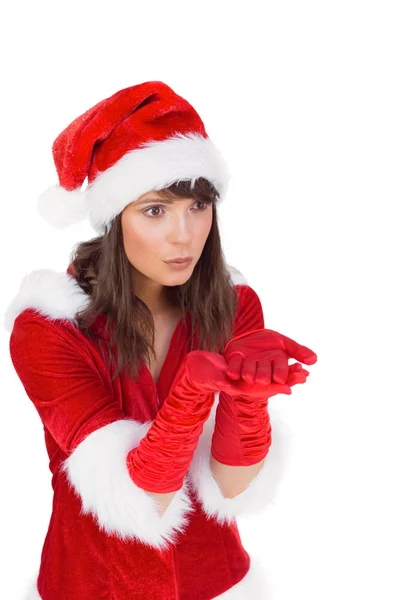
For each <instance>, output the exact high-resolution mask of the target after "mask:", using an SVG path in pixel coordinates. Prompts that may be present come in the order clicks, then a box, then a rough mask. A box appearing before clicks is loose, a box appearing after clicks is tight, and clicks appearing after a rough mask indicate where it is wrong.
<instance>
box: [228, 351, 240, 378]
mask: <svg viewBox="0 0 400 600" xmlns="http://www.w3.org/2000/svg"><path fill="white" fill-rule="evenodd" d="M242 362H243V357H242V356H241V355H240V354H233V355H232V356H231V357H230V358H229V361H228V363H227V364H228V368H227V370H226V374H227V376H228V377H230V378H231V379H234V380H235V381H236V380H238V379H240V378H241V372H242Z"/></svg>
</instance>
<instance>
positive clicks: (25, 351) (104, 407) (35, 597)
mask: <svg viewBox="0 0 400 600" xmlns="http://www.w3.org/2000/svg"><path fill="white" fill-rule="evenodd" d="M228 268H229V269H230V273H231V277H232V281H233V283H234V285H235V286H236V289H237V292H238V299H239V302H238V309H237V313H236V317H235V335H239V334H240V333H243V332H245V331H247V330H251V329H256V328H261V327H264V319H263V312H262V308H261V303H260V300H259V298H258V296H257V294H256V292H255V291H254V290H253V289H252V288H251V287H250V286H249V285H247V283H246V281H245V279H244V277H243V276H242V274H241V273H239V271H237V270H236V269H234V268H233V267H228ZM88 301H89V297H88V296H87V294H85V293H84V292H83V290H81V288H80V287H79V286H78V284H77V282H76V281H75V278H74V276H73V271H71V269H70V267H69V268H68V270H67V272H65V273H64V272H56V271H52V270H47V269H42V270H37V271H33V272H31V273H30V274H28V275H26V276H25V277H24V279H23V281H22V283H21V286H20V289H19V292H18V293H17V295H16V296H15V297H14V299H13V301H12V303H11V305H10V306H9V308H8V310H7V312H6V321H5V326H6V328H7V329H8V330H9V331H10V332H11V336H10V354H11V359H12V363H13V365H14V368H15V370H16V372H17V375H18V377H19V379H20V380H21V382H22V385H23V387H24V389H25V391H26V394H27V395H28V397H29V398H30V400H31V401H32V402H33V404H34V406H35V408H36V409H37V412H38V413H39V416H40V419H41V421H42V424H43V431H44V439H45V444H46V449H47V452H48V456H49V468H50V471H51V474H52V478H51V483H52V489H53V492H54V494H53V505H52V513H51V517H50V521H49V526H48V530H47V534H46V537H45V540H44V544H43V549H42V553H41V559H40V566H39V568H38V571H37V574H36V575H35V578H34V581H33V583H32V589H30V590H29V591H28V593H27V596H26V597H25V599H24V600H40V599H41V600H139V599H140V600H210V599H212V598H220V599H223V600H237V599H239V598H240V599H250V598H251V599H252V600H261V599H263V600H264V599H265V600H267V599H268V598H269V597H270V595H269V592H268V582H267V578H266V577H265V575H264V574H263V572H262V570H261V569H260V566H259V564H258V561H255V560H254V559H253V558H251V557H250V555H249V554H248V553H247V551H246V550H245V549H244V547H243V545H242V542H241V538H240V535H239V531H238V527H237V522H236V517H237V516H238V515H240V514H243V515H246V514H253V513H255V512H258V511H262V510H263V509H264V508H265V507H266V506H267V504H269V503H271V501H272V499H273V497H274V495H275V493H276V489H277V486H278V484H279V481H280V479H281V478H282V475H283V473H284V471H285V468H286V464H287V457H288V448H289V446H288V444H289V442H290V432H289V430H288V429H287V426H286V425H285V423H284V422H283V421H282V420H281V419H280V418H279V415H278V414H277V413H276V412H275V410H272V409H274V406H271V407H270V417H271V424H272V444H271V447H270V451H269V453H268V455H267V457H266V460H265V463H264V465H263V467H262V468H261V470H260V471H259V472H258V474H257V475H256V477H255V478H254V479H253V481H252V482H251V484H250V485H249V487H248V488H247V489H246V490H245V491H244V492H242V493H241V494H239V495H238V496H236V497H234V498H225V497H224V496H223V494H222V492H221V491H220V488H219V487H218V485H217V482H216V481H215V479H214V478H213V476H212V473H211V470H210V464H209V461H210V452H211V439H212V434H213V430H214V421H215V410H216V407H217V404H218V397H219V392H216V394H215V402H214V405H213V410H212V412H211V414H210V417H209V419H208V421H207V422H206V423H205V425H204V429H203V432H202V434H201V436H200V439H199V443H198V446H197V447H196V450H195V453H194V456H193V460H192V462H191V465H190V468H189V470H188V472H187V475H186V477H185V480H184V485H183V487H182V489H180V490H179V491H178V492H177V493H176V495H175V497H174V499H173V501H172V502H171V504H170V505H169V506H168V508H167V510H166V511H165V513H164V514H163V515H162V516H160V515H159V513H158V511H157V508H156V504H155V502H154V501H153V499H152V498H151V497H150V496H149V495H148V494H147V493H146V492H145V491H144V490H143V489H141V488H139V487H138V486H136V485H135V484H134V483H133V481H132V480H131V478H130V476H129V473H128V470H127V468H126V463H125V459H126V456H127V454H128V452H129V451H130V450H131V449H132V448H134V447H136V446H138V444H139V442H140V440H141V439H142V438H143V437H144V436H145V435H146V433H147V431H148V430H149V428H150V427H151V424H152V421H153V420H154V418H155V416H156V414H157V411H158V410H159V408H160V406H161V405H162V403H163V402H164V400H165V398H166V397H167V395H168V392H169V388H170V385H171V383H172V381H173V379H174V376H175V374H176V372H177V370H178V367H179V365H180V363H181V361H182V360H183V358H184V356H185V355H186V354H187V352H189V334H190V314H187V315H186V316H185V317H183V318H182V319H181V320H180V322H179V323H178V325H177V327H176V329H175V331H174V333H173V336H172V339H171V342H170V346H169V349H168V353H167V356H166V359H165V362H164V363H163V366H162V369H161V372H160V375H159V378H158V379H157V382H156V383H155V382H154V379H153V377H152V375H151V373H150V371H149V370H148V368H147V366H146V365H145V364H142V366H141V369H140V372H139V376H138V377H137V378H136V379H135V380H133V379H131V378H128V377H127V375H126V374H123V373H121V374H120V376H119V377H117V378H116V379H115V380H114V381H112V378H111V373H110V371H109V368H108V366H107V363H106V361H105V360H104V359H103V356H102V352H101V347H103V350H104V355H105V356H106V357H107V356H108V354H107V350H106V347H107V340H108V336H109V333H108V331H107V330H106V328H105V323H106V317H105V315H99V316H98V317H97V319H96V321H95V323H94V324H93V326H92V331H93V332H95V333H96V334H97V336H98V338H97V340H96V341H95V342H94V341H92V340H90V339H89V338H88V336H86V335H84V333H83V332H82V331H81V330H79V328H78V327H77V325H76V322H74V316H75V314H76V313H77V311H78V310H80V309H82V307H83V306H84V305H85V304H86V303H87V302H88ZM275 404H276V403H275Z"/></svg>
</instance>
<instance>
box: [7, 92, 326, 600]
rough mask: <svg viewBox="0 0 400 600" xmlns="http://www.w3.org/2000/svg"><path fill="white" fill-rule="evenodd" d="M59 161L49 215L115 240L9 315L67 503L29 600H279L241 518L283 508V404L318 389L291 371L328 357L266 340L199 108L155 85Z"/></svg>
mask: <svg viewBox="0 0 400 600" xmlns="http://www.w3.org/2000/svg"><path fill="white" fill-rule="evenodd" d="M53 157H54V161H55V165H56V168H57V172H58V176H59V182H60V183H59V185H57V186H54V187H52V188H49V189H48V190H46V191H45V192H44V194H43V195H42V196H41V198H40V200H39V211H40V213H41V214H42V216H44V217H45V218H46V219H47V220H48V221H49V222H50V223H52V224H53V225H55V226H57V227H64V226H67V225H70V224H72V223H76V222H78V221H80V220H82V219H83V218H85V217H87V218H88V219H89V221H90V223H91V224H92V226H93V227H94V229H95V230H96V231H97V233H98V234H99V236H98V237H97V238H95V239H93V240H91V241H89V242H85V243H81V244H79V245H78V247H77V249H76V251H75V252H74V253H73V255H72V257H71V258H72V260H71V262H70V264H69V266H68V269H67V270H66V272H65V273H57V272H53V271H49V270H45V269H44V270H38V271H34V272H33V273H31V274H29V275H28V276H26V277H25V278H24V280H23V282H22V284H21V287H20V290H19V292H18V294H17V295H16V297H15V298H14V300H13V302H12V304H11V305H10V307H9V309H8V311H7V314H6V327H8V329H9V330H10V331H11V337H10V353H11V358H12V361H13V365H14V367H15V369H16V372H17V374H18V376H19V378H20V380H21V382H22V384H23V386H24V389H25V390H26V393H27V395H28V396H29V398H30V399H31V400H32V402H33V403H34V405H35V407H36V409H37V411H38V413H39V416H40V418H41V420H42V423H43V426H44V434H45V442H46V448H47V451H48V454H49V460H50V470H51V472H52V487H53V490H54V500H53V510H52V515H51V519H50V523H49V528H48V531H47V535H46V539H45V541H44V545H43V550H42V555H41V562H40V568H39V572H38V574H37V577H36V576H35V581H34V585H33V587H32V590H30V592H29V596H28V598H29V599H30V600H33V599H34V600H38V599H42V600H101V599H104V600H106V599H107V600H133V599H134V598H135V599H139V598H140V599H142V600H143V599H144V600H150V599H157V600H158V599H160V600H161V599H163V600H178V599H179V600H194V599H197V600H209V599H211V598H224V599H235V598H267V597H268V594H267V592H266V587H265V582H264V587H262V585H261V583H260V581H261V579H260V577H261V576H260V574H259V573H257V569H256V568H255V564H254V560H250V557H249V555H248V553H247V552H246V550H245V549H244V548H243V546H242V543H241V539H240V535H239V531H238V529H237V525H236V520H235V517H236V516H237V515H239V514H246V512H253V511H256V510H261V509H262V508H264V507H265V506H266V505H267V503H269V502H270V501H271V500H272V498H273V494H274V490H275V487H276V485H277V483H278V481H279V478H280V477H281V475H282V473H283V467H284V458H285V450H286V446H287V443H288V439H283V441H282V445H280V442H279V435H280V434H279V431H280V427H281V424H279V422H278V421H276V423H275V424H274V432H276V433H277V435H276V436H275V435H274V443H273V444H272V437H271V423H270V411H269V410H268V398H269V397H271V396H273V395H276V394H278V393H291V386H293V385H294V384H296V383H304V382H305V380H306V377H307V375H308V371H305V370H303V369H302V367H301V365H300V364H299V363H296V364H294V365H291V366H290V367H289V366H288V358H290V357H294V358H296V360H301V361H302V362H305V363H306V364H313V363H314V362H315V361H316V355H315V354H314V353H313V352H312V351H311V350H308V349H307V348H305V347H304V346H299V345H298V344H296V343H295V342H294V341H293V340H289V338H286V337H285V336H281V335H280V334H278V333H276V332H273V331H271V330H265V329H264V319H263V313H262V308H261V304H260V301H259V299H258V297H257V294H256V293H255V291H254V290H253V289H252V288H251V287H250V286H248V285H247V284H246V281H245V280H244V278H243V277H242V276H241V275H240V273H238V272H237V271H236V270H235V269H233V268H229V267H228V266H227V265H226V264H225V262H224V259H223V253H222V250H221V245H220V237H219V233H218V224H217V213H216V205H217V202H218V201H220V200H222V198H223V197H224V196H225V194H226V188H227V183H228V179H229V177H228V172H227V169H226V166H225V163H224V161H223V159H222V156H221V155H220V153H219V151H218V150H217V148H216V147H215V146H214V145H213V144H212V142H211V141H210V140H209V138H208V136H207V134H206V131H205V128H204V125H203V123H202V121H201V119H200V117H199V116H198V114H197V113H196V111H195V110H194V108H193V107H192V106H191V105H190V104H189V103H188V102H187V101H186V100H184V99H183V98H182V97H180V96H178V95H177V94H176V93H175V92H174V91H173V90H172V89H171V88H170V87H168V86H167V85H165V84H164V83H162V82H159V81H150V82H145V83H142V84H139V85H135V86H132V87H129V88H126V89H123V90H121V91H119V92H117V93H116V94H114V95H113V96H111V97H110V98H107V99H105V100H104V101H101V102H99V103H98V104H96V105H95V106H94V107H92V108H91V109H89V110H88V111H87V112H85V113H84V114H83V115H81V116H80V117H78V118H77V119H75V120H74V121H73V122H72V123H71V124H70V126H69V127H67V128H66V130H64V131H63V132H62V133H61V134H60V135H59V136H58V137H57V139H56V140H55V142H54V144H53ZM86 177H88V186H87V188H86V190H85V191H84V192H82V191H81V190H80V188H81V186H82V184H83V182H84V180H85V178H86ZM188 256H189V257H190V259H191V261H190V262H188V263H187V264H186V265H183V266H181V267H179V266H177V265H174V264H168V261H171V260H173V259H175V258H177V257H178V258H186V257H188ZM272 367H273V371H272ZM275 438H276V439H275ZM250 482H251V485H250Z"/></svg>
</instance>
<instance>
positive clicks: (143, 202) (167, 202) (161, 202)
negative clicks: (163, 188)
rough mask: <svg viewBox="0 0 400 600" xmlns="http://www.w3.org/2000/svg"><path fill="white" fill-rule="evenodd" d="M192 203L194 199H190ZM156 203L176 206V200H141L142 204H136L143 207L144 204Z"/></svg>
mask: <svg viewBox="0 0 400 600" xmlns="http://www.w3.org/2000/svg"><path fill="white" fill-rule="evenodd" d="M189 200H190V201H193V198H189ZM154 202H156V203H157V204H174V203H175V202H176V200H162V199H161V198H148V199H146V200H140V202H135V204H136V206H142V205H143V204H152V203H154Z"/></svg>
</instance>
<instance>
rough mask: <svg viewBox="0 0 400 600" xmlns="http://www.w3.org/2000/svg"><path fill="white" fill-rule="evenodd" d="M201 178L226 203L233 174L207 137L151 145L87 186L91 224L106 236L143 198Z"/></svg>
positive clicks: (179, 138) (189, 136)
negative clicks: (114, 222)
mask: <svg viewBox="0 0 400 600" xmlns="http://www.w3.org/2000/svg"><path fill="white" fill-rule="evenodd" d="M198 177H204V178H205V179H208V180H209V181H210V182H211V183H212V184H213V185H214V187H215V188H216V190H217V191H218V193H219V196H220V200H219V201H222V200H223V198H224V197H225V196H226V192H227V188H228V183H229V180H230V174H229V170H228V166H227V163H226V161H225V159H224V158H223V156H222V154H221V151H220V150H219V149H218V148H217V147H216V146H215V145H214V143H213V142H212V141H211V140H210V139H209V138H208V137H203V136H201V135H198V134H195V133H189V134H186V135H183V134H180V133H178V134H176V135H175V136H173V137H171V138H169V139H167V140H162V141H152V142H148V143H146V144H144V145H143V146H141V147H140V148H138V149H135V150H131V151H130V152H127V153H126V154H125V155H124V156H123V157H122V158H120V159H119V161H118V162H116V163H115V164H114V165H113V166H112V167H110V168H109V169H107V170H105V171H103V172H102V173H99V174H98V175H97V177H96V179H95V180H94V181H93V183H91V184H90V185H88V187H87V188H86V190H85V195H86V203H87V211H88V219H89V222H90V224H91V225H92V227H93V228H94V229H95V230H96V231H97V232H98V233H104V230H105V228H106V225H107V224H108V223H109V222H110V221H112V219H113V218H114V217H116V216H117V215H118V214H119V213H120V212H122V210H123V209H124V208H125V207H126V206H128V204H130V203H131V202H134V201H135V200H137V199H138V198H139V197H140V196H142V195H143V194H145V193H147V192H150V191H153V190H154V191H158V190H161V189H162V188H166V187H168V186H170V185H171V184H173V183H175V182H178V181H181V180H188V179H190V180H191V181H192V184H193V183H194V181H195V180H196V179H197V178H198ZM74 204H75V203H72V207H73V208H74V211H76V208H75V205H74ZM53 212H54V211H53ZM52 216H53V221H55V218H54V215H52Z"/></svg>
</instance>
